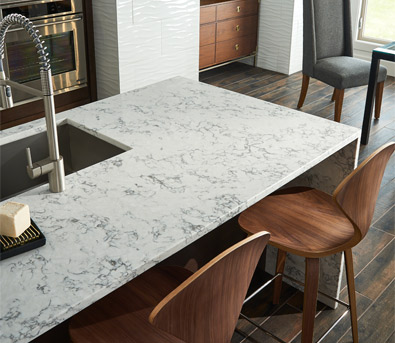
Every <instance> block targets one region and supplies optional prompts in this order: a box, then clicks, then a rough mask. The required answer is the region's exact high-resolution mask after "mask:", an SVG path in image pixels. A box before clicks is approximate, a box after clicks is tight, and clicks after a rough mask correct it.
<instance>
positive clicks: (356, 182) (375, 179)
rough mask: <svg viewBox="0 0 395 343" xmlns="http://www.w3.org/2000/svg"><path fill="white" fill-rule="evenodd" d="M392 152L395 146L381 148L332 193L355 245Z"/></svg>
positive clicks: (362, 233)
mask: <svg viewBox="0 0 395 343" xmlns="http://www.w3.org/2000/svg"><path fill="white" fill-rule="evenodd" d="M394 150H395V142H391V143H388V144H385V145H383V146H382V147H381V148H379V149H378V150H376V151H375V152H374V153H372V154H371V155H370V156H369V157H368V158H367V159H366V160H365V161H364V162H363V163H361V165H360V166H359V167H358V168H356V169H355V170H354V171H353V172H352V173H351V174H350V175H349V176H347V177H346V178H345V179H344V180H343V182H341V183H340V185H339V186H338V187H337V188H336V190H335V192H334V193H333V198H334V200H335V202H336V204H337V205H338V206H339V207H340V209H341V210H342V211H343V212H344V214H345V215H346V216H347V217H348V219H350V221H351V222H352V223H353V225H354V228H355V229H356V233H357V235H359V237H357V240H356V243H355V244H357V243H358V242H359V241H361V240H362V239H363V238H364V237H365V235H366V234H367V232H368V230H369V227H370V224H371V222H372V218H373V214H374V208H375V206H376V201H377V197H378V194H379V191H380V185H381V181H382V178H383V175H384V171H385V168H386V166H387V163H388V160H389V159H390V157H391V155H392V153H393V152H394ZM355 244H354V245H355Z"/></svg>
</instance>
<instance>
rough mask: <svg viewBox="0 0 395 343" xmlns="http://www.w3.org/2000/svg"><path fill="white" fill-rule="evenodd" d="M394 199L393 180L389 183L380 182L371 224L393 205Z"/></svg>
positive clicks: (394, 180)
mask: <svg viewBox="0 0 395 343" xmlns="http://www.w3.org/2000/svg"><path fill="white" fill-rule="evenodd" d="M394 199H395V179H392V180H391V181H390V182H388V183H385V182H382V184H381V188H380V192H379V197H378V199H377V202H376V208H375V210H374V215H373V223H374V222H376V220H377V219H378V218H381V217H382V216H383V215H384V213H386V212H387V211H388V210H389V209H390V208H391V207H392V206H393V204H394Z"/></svg>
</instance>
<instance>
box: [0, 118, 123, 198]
mask: <svg viewBox="0 0 395 343" xmlns="http://www.w3.org/2000/svg"><path fill="white" fill-rule="evenodd" d="M58 139H59V150H60V154H61V155H62V156H63V159H64V168H65V172H66V175H68V174H71V173H74V172H76V171H78V170H81V169H84V168H86V167H89V166H91V165H94V164H96V163H99V162H101V161H104V160H106V159H108V158H111V157H113V156H116V155H119V154H121V153H123V152H125V151H126V150H127V149H121V148H119V147H117V146H115V145H113V144H110V143H108V142H106V141H104V140H102V139H100V138H97V137H95V136H93V135H91V134H89V133H87V132H85V131H82V130H80V129H78V128H76V127H74V126H72V125H70V124H63V125H60V126H58ZM28 147H30V148H31V150H32V152H33V153H34V156H33V158H34V159H35V160H40V159H43V158H45V157H47V156H48V140H47V133H46V132H45V131H44V132H41V133H38V134H36V135H34V136H30V137H26V138H23V139H20V140H17V141H14V142H11V143H8V144H4V145H2V146H0V160H1V172H0V178H1V185H0V186H1V188H0V193H1V194H0V200H5V199H7V198H10V197H12V196H14V195H17V194H18V193H22V192H24V191H26V190H28V189H30V188H34V187H36V186H38V185H41V184H44V183H47V182H48V177H47V176H46V175H43V176H41V177H39V178H37V179H34V180H31V179H30V178H29V177H28V175H27V172H26V165H27V160H26V152H25V149H26V148H28Z"/></svg>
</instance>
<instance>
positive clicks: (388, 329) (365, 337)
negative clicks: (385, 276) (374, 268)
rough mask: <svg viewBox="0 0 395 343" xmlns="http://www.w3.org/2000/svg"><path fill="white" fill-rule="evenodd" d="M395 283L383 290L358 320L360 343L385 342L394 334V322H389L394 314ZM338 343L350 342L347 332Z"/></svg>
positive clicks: (349, 334)
mask: <svg viewBox="0 0 395 343" xmlns="http://www.w3.org/2000/svg"><path fill="white" fill-rule="evenodd" d="M394 299H395V282H391V284H390V285H389V286H388V287H387V289H385V290H384V292H383V293H382V294H381V295H380V296H379V298H378V299H377V300H376V301H375V302H374V303H373V305H372V306H371V308H370V309H369V310H368V311H366V312H365V313H364V314H363V315H362V317H361V318H359V320H358V334H359V340H360V342H367V343H369V342H372V343H379V342H386V341H387V340H388V339H390V338H391V336H392V335H393V333H394V321H393V320H391V318H393V316H394V313H395V302H394ZM339 342H340V343H349V342H352V337H351V333H350V332H348V333H347V334H346V335H345V336H344V337H343V338H342V339H341V340H340V341H339Z"/></svg>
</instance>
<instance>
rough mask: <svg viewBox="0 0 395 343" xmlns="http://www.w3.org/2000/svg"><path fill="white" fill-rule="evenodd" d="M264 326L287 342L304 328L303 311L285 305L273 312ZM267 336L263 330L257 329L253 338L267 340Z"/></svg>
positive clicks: (258, 340) (261, 340)
mask: <svg viewBox="0 0 395 343" xmlns="http://www.w3.org/2000/svg"><path fill="white" fill-rule="evenodd" d="M262 327H263V328H264V329H265V330H268V331H270V332H271V333H272V334H274V335H276V336H277V337H280V338H281V339H282V340H284V341H285V342H290V341H291V340H292V339H293V338H294V337H295V336H297V335H298V333H299V332H300V331H301V330H302V312H301V311H298V310H296V309H295V308H294V307H291V306H289V305H285V306H283V307H281V309H280V310H279V311H278V312H276V313H275V314H273V315H272V316H271V317H270V318H269V319H268V320H267V321H266V322H265V323H264V324H263V325H262ZM266 338H267V335H266V334H265V333H263V332H262V331H261V330H255V331H254V332H253V333H252V335H251V339H254V340H256V341H257V342H265V341H266Z"/></svg>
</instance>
